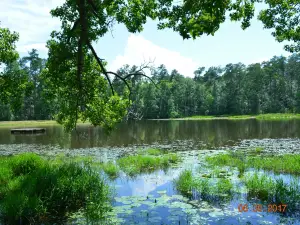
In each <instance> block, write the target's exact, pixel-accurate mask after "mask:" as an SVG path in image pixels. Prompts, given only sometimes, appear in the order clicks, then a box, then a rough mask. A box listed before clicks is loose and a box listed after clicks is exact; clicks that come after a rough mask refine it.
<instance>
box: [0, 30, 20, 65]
mask: <svg viewBox="0 0 300 225" xmlns="http://www.w3.org/2000/svg"><path fill="white" fill-rule="evenodd" d="M18 40H19V35H18V34H17V33H16V32H10V30H9V29H7V28H1V27H0V66H1V64H3V63H4V64H7V63H11V62H13V61H15V60H17V59H18V57H19V54H18V52H17V51H16V42H17V41H18Z"/></svg>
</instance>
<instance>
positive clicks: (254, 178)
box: [244, 173, 276, 200]
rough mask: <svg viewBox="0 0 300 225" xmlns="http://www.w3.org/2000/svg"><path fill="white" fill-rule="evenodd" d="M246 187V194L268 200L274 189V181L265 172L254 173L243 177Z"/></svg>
mask: <svg viewBox="0 0 300 225" xmlns="http://www.w3.org/2000/svg"><path fill="white" fill-rule="evenodd" d="M244 182H245V185H246V187H247V192H248V196H250V197H257V198H258V199H261V200H268V199H269V198H270V196H273V195H274V193H275V190H276V182H275V181H273V180H272V179H271V178H270V177H268V176H267V175H266V174H262V175H260V174H258V173H254V174H253V175H251V176H247V177H246V178H244Z"/></svg>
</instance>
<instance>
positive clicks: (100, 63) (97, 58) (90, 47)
mask: <svg viewBox="0 0 300 225" xmlns="http://www.w3.org/2000/svg"><path fill="white" fill-rule="evenodd" d="M87 45H88V47H89V49H90V50H91V51H92V53H93V55H94V57H95V58H96V60H97V63H98V64H99V66H100V68H101V70H102V71H103V73H104V75H105V77H106V79H107V80H108V83H109V86H110V89H111V92H112V94H113V95H115V91H114V88H113V86H112V83H111V81H110V79H109V76H108V72H107V71H106V69H105V68H104V66H103V64H102V61H101V59H100V58H99V57H98V55H97V53H96V51H95V49H94V48H93V46H92V44H91V43H90V42H89V41H87Z"/></svg>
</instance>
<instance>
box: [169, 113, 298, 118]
mask: <svg viewBox="0 0 300 225" xmlns="http://www.w3.org/2000/svg"><path fill="white" fill-rule="evenodd" d="M220 119H228V120H243V119H257V120H289V119H300V114H293V113H267V114H259V115H219V116H211V115H209V116H207V115H198V116H190V117H184V118H175V119H173V120H220Z"/></svg>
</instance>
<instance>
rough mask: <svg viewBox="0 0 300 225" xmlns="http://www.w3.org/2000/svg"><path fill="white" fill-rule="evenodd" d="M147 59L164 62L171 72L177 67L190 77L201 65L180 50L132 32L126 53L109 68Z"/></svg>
mask: <svg viewBox="0 0 300 225" xmlns="http://www.w3.org/2000/svg"><path fill="white" fill-rule="evenodd" d="M147 61H154V62H153V64H154V65H155V66H159V65H161V64H164V65H165V66H166V67H167V69H168V70H169V72H171V71H170V70H172V69H177V70H178V72H179V73H181V74H183V75H185V76H190V77H193V76H194V75H193V74H194V71H195V70H196V69H197V68H198V66H199V63H197V62H195V61H194V60H193V59H191V58H189V57H185V56H183V55H181V54H180V53H179V52H176V51H172V50H168V49H166V48H162V47H160V46H158V45H155V44H154V43H152V42H151V41H149V40H146V39H144V38H143V37H142V36H141V35H134V34H131V35H130V36H129V37H128V41H127V45H126V48H125V51H124V54H123V55H118V56H117V57H116V58H115V60H113V62H112V63H111V64H109V69H110V70H112V71H116V70H117V69H119V68H120V67H122V66H123V65H124V64H129V65H141V64H142V63H144V62H147Z"/></svg>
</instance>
